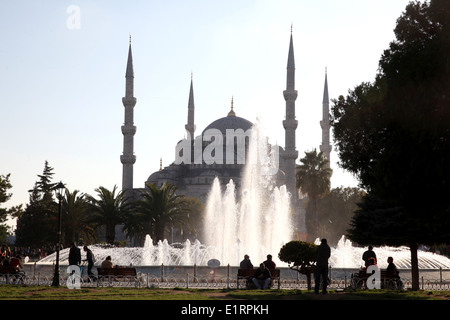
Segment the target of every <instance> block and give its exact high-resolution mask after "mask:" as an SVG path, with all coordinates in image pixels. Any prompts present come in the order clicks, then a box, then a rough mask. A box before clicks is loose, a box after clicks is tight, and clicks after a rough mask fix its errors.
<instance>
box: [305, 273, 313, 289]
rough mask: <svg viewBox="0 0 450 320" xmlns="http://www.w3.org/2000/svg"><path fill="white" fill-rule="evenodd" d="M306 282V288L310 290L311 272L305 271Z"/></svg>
mask: <svg viewBox="0 0 450 320" xmlns="http://www.w3.org/2000/svg"><path fill="white" fill-rule="evenodd" d="M306 283H307V284H308V290H312V285H311V272H307V273H306Z"/></svg>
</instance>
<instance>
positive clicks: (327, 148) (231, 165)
mask: <svg viewBox="0 0 450 320" xmlns="http://www.w3.org/2000/svg"><path fill="white" fill-rule="evenodd" d="M125 79H126V90H125V97H123V98H122V102H123V105H124V110H125V122H124V124H123V126H122V134H123V154H122V155H121V156H120V160H121V162H122V164H123V176H122V190H123V191H124V192H128V193H129V194H130V195H132V196H134V197H137V196H138V190H139V189H142V188H145V186H142V188H137V189H136V188H133V165H134V163H135V161H136V156H135V154H134V147H133V139H134V135H135V133H136V126H134V122H133V110H134V107H135V105H136V98H135V97H134V92H133V91H134V71H133V58H132V51H131V41H130V45H129V51H128V61H127V67H126V73H125ZM283 96H284V100H285V103H286V109H285V120H283V122H282V125H283V127H284V130H285V146H284V147H281V146H271V147H272V148H278V149H277V150H276V151H278V154H279V170H278V172H277V175H276V178H277V184H278V185H286V188H287V190H288V192H290V194H291V197H292V198H291V199H292V201H293V202H295V201H297V200H298V191H297V190H296V180H295V166H296V161H297V158H298V151H297V150H296V143H295V132H296V129H297V125H298V121H297V120H296V116H295V101H296V99H297V90H296V89H295V59H294V45H293V37H292V31H291V35H290V43H289V51H288V60H287V76H286V90H284V91H283ZM322 107H323V119H322V121H320V126H321V128H322V144H321V146H320V151H322V152H323V154H324V156H325V157H326V158H327V159H328V160H330V152H331V145H330V125H329V120H328V114H329V98H328V84H327V75H326V73H325V85H324V94H323V104H322ZM252 126H253V123H252V122H250V121H249V120H247V119H244V118H241V117H239V116H238V115H237V114H236V112H235V111H234V107H233V101H232V103H231V109H230V111H229V112H228V114H226V115H224V117H222V118H220V119H217V120H214V121H212V122H211V123H210V124H209V125H208V126H207V127H206V128H205V129H204V130H203V131H202V132H201V133H200V135H198V136H197V137H195V129H196V125H195V104H194V88H193V81H192V77H191V83H190V92H189V99H188V108H187V123H186V125H185V129H186V133H187V137H186V138H185V139H183V140H181V141H179V142H178V143H177V144H176V145H175V149H176V158H177V159H175V161H174V162H173V163H172V164H170V165H169V166H167V167H165V168H162V167H161V168H160V170H159V171H157V172H154V173H151V174H150V175H149V177H148V179H147V181H146V183H152V184H154V185H156V186H157V187H160V186H161V185H162V184H163V183H164V182H169V183H171V184H173V185H176V186H177V188H178V190H177V193H178V194H182V195H186V196H189V197H197V198H199V199H200V200H201V201H202V202H205V201H206V198H207V195H208V192H209V191H210V189H211V185H212V183H213V180H214V179H215V178H216V177H217V178H218V179H219V180H220V182H221V184H222V185H223V186H225V185H226V184H227V183H228V182H229V180H230V179H233V181H234V183H235V185H236V188H237V190H239V186H240V184H241V176H242V174H243V168H244V163H245V161H242V159H243V158H245V154H240V152H239V150H238V140H239V137H240V136H239V135H236V133H240V134H243V136H242V137H243V139H242V140H241V142H242V143H244V144H245V150H247V149H248V135H247V134H246V133H248V132H249V131H248V130H249V129H251V128H252ZM229 133H232V134H233V133H234V135H232V134H229ZM211 136H213V138H212V137H211ZM217 141H220V142H221V144H222V145H223V149H221V148H220V147H217V144H216V145H215V148H212V145H213V142H216V143H217ZM230 145H231V149H230V148H229V146H230ZM227 146H228V147H227ZM197 151H198V152H197ZM205 154H207V155H209V159H205V157H204V155H205ZM199 155H200V156H199ZM202 155H203V157H202ZM208 160H209V161H208Z"/></svg>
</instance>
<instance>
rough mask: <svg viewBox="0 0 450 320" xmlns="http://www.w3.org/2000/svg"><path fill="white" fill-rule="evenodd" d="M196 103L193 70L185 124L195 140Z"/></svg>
mask: <svg viewBox="0 0 450 320" xmlns="http://www.w3.org/2000/svg"><path fill="white" fill-rule="evenodd" d="M194 116H195V104H194V84H193V75H192V72H191V87H190V88H189V101H188V118H187V124H186V125H185V126H184V127H185V128H186V130H187V132H189V134H190V135H191V137H190V138H191V139H192V140H194V138H195V137H194V132H195V122H194Z"/></svg>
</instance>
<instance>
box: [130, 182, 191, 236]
mask: <svg viewBox="0 0 450 320" xmlns="http://www.w3.org/2000/svg"><path fill="white" fill-rule="evenodd" d="M145 186H146V188H145V189H144V190H143V191H141V199H140V200H138V201H137V202H136V208H135V209H136V211H137V212H138V214H139V215H140V217H141V219H142V220H143V221H144V224H143V226H144V228H143V232H145V233H147V234H150V236H151V238H152V239H153V241H154V242H155V244H156V243H157V242H158V241H160V240H161V241H162V240H164V232H165V229H166V226H167V225H168V224H169V223H170V225H172V223H173V224H174V226H177V227H182V226H183V225H185V224H186V223H187V221H188V219H189V212H190V209H189V208H190V206H189V202H188V201H187V200H186V198H185V197H184V196H181V195H176V190H177V187H176V186H174V185H172V184H170V183H168V182H165V183H164V184H163V185H162V186H161V188H158V187H156V186H155V185H153V184H151V183H146V184H145Z"/></svg>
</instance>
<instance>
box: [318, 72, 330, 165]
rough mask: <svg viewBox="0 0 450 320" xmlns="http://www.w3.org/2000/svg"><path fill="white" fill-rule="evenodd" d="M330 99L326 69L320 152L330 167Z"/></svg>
mask: <svg viewBox="0 0 450 320" xmlns="http://www.w3.org/2000/svg"><path fill="white" fill-rule="evenodd" d="M329 101H330V99H329V98H328V80H327V69H326V68H325V85H324V88H323V101H322V121H320V127H321V128H322V144H321V145H320V151H322V153H323V156H324V157H325V158H326V159H327V160H328V165H329V166H330V153H331V145H330V119H329V116H328V114H329V106H330V103H329Z"/></svg>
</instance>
